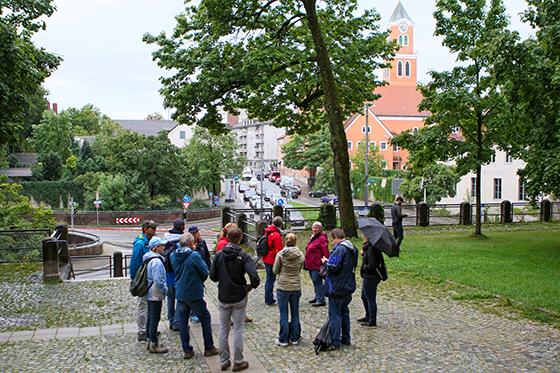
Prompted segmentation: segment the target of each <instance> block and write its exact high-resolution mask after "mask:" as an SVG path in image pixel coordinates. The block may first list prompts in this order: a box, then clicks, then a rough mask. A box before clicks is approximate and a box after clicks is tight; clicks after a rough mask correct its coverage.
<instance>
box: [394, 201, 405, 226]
mask: <svg viewBox="0 0 560 373" xmlns="http://www.w3.org/2000/svg"><path fill="white" fill-rule="evenodd" d="M407 216H408V215H406V214H403V213H402V208H401V206H400V205H399V204H398V203H393V206H391V220H392V221H393V227H395V226H396V227H402V221H403V218H406V217H407Z"/></svg>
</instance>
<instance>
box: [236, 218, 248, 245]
mask: <svg viewBox="0 0 560 373" xmlns="http://www.w3.org/2000/svg"><path fill="white" fill-rule="evenodd" d="M236 220H237V226H238V227H239V229H241V230H242V231H243V236H242V238H241V243H244V244H247V235H246V234H245V233H247V215H245V214H238V215H237V219H236Z"/></svg>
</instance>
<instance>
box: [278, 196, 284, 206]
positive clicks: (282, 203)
mask: <svg viewBox="0 0 560 373" xmlns="http://www.w3.org/2000/svg"><path fill="white" fill-rule="evenodd" d="M285 203H286V201H284V199H283V198H278V199H277V200H276V204H277V205H278V206H284V204H285Z"/></svg>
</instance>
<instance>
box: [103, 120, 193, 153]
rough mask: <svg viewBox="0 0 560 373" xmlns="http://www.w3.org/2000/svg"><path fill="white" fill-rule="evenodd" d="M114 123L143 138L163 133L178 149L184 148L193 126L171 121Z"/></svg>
mask: <svg viewBox="0 0 560 373" xmlns="http://www.w3.org/2000/svg"><path fill="white" fill-rule="evenodd" d="M114 121H115V122H117V123H118V124H119V125H120V126H121V127H122V128H124V129H126V130H129V131H132V132H136V133H139V134H142V135H145V136H155V135H157V134H158V133H159V132H161V131H165V132H167V137H168V138H169V141H170V142H171V143H172V144H173V145H175V146H176V147H178V148H184V147H185V145H186V144H187V142H188V141H189V140H190V139H191V137H192V134H193V131H194V126H187V125H185V124H179V123H177V122H175V121H173V120H142V119H139V120H132V119H115V120H114Z"/></svg>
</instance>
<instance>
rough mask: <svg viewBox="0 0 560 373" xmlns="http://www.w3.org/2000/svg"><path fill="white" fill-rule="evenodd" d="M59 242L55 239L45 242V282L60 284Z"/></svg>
mask: <svg viewBox="0 0 560 373" xmlns="http://www.w3.org/2000/svg"><path fill="white" fill-rule="evenodd" d="M59 281H60V274H59V272H58V242H57V241H56V240H55V239H53V238H50V237H49V238H46V239H44V240H43V282H59Z"/></svg>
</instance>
